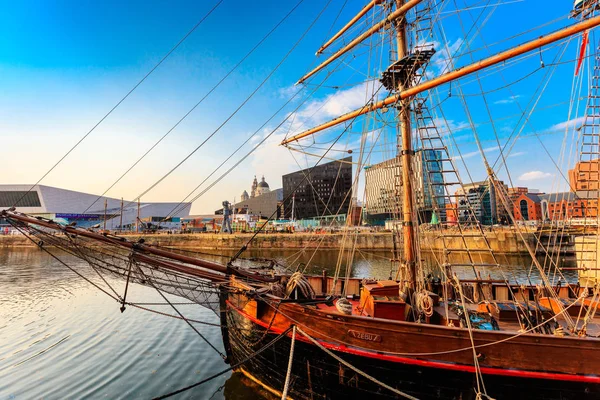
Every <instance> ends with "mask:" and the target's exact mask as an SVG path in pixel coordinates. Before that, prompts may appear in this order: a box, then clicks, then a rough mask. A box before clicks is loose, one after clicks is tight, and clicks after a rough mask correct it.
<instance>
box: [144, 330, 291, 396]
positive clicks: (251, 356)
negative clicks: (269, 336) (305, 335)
mask: <svg viewBox="0 0 600 400" xmlns="http://www.w3.org/2000/svg"><path fill="white" fill-rule="evenodd" d="M291 330H292V328H291V327H290V328H288V329H286V330H285V331H283V332H282V333H281V334H280V335H279V336H277V337H276V338H274V339H273V340H271V341H270V342H269V343H267V344H266V345H264V346H263V347H261V348H260V349H258V350H257V351H255V352H254V353H252V354H250V355H249V356H248V357H246V358H244V359H243V360H242V361H240V362H238V363H236V364H234V365H231V366H230V367H229V368H225V369H224V370H223V371H221V372H217V373H216V374H214V375H211V376H209V377H208V378H206V379H203V380H201V381H200V382H196V383H194V384H193V385H189V386H186V387H184V388H181V389H179V390H176V391H174V392H171V393H168V394H165V395H162V396H159V397H155V398H154V399H153V400H163V399H167V398H169V397H172V396H175V395H176V394H179V393H183V392H185V391H188V390H190V389H193V388H195V387H197V386H200V385H202V384H204V383H206V382H209V381H211V380H213V379H215V378H217V377H219V376H221V375H223V374H226V373H227V372H229V371H231V370H234V369H236V368H238V367H240V366H242V365H244V364H245V363H247V362H248V361H250V360H251V359H253V358H254V357H256V356H258V355H259V354H261V353H262V352H264V351H265V350H267V349H268V348H269V347H271V346H273V345H274V344H275V343H277V342H278V341H279V340H280V339H282V338H283V337H284V336H287V334H288V333H289V332H290V331H291Z"/></svg>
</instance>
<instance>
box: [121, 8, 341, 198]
mask: <svg viewBox="0 0 600 400" xmlns="http://www.w3.org/2000/svg"><path fill="white" fill-rule="evenodd" d="M331 1H332V0H328V1H327V3H326V4H325V6H324V7H323V8H322V9H321V11H320V12H319V14H318V15H317V16H316V18H314V19H313V21H312V22H311V23H310V25H309V26H308V28H306V30H305V31H304V32H303V33H302V35H301V36H300V38H299V39H298V40H297V41H296V43H294V45H293V46H292V47H291V48H290V49H289V50H288V52H287V53H286V54H285V56H284V57H283V58H282V59H281V61H279V63H278V64H277V65H276V66H275V68H273V69H272V70H271V72H270V73H269V74H268V75H267V77H266V78H265V79H264V80H263V81H262V82H261V83H260V84H259V85H258V86H257V87H256V88H255V89H254V91H252V93H250V95H248V96H247V97H246V99H244V101H243V102H242V103H241V104H240V105H239V106H238V107H237V108H236V109H235V111H234V112H233V113H231V114H230V115H229V116H228V117H227V118H226V119H225V121H223V123H221V125H219V127H218V128H217V129H215V130H214V131H213V132H212V133H211V134H210V135H209V136H208V137H207V138H206V139H204V141H203V142H202V143H200V145H198V146H197V147H196V148H195V149H194V150H192V152H190V153H189V154H188V155H187V156H186V157H185V158H184V159H183V160H181V161H180V162H179V163H177V165H175V166H174V167H173V168H172V169H171V170H170V171H169V172H167V173H166V174H165V175H163V176H162V177H161V178H160V179H159V180H158V181H156V182H155V183H153V184H152V185H151V186H150V187H149V188H148V189H146V190H145V191H144V192H142V193H141V194H140V195H139V196H137V197H136V198H135V199H133V201H131V202H130V203H129V204H128V206H129V205H131V204H133V203H134V202H135V201H137V200H139V199H140V198H141V197H142V196H144V195H145V194H147V193H148V192H150V191H151V190H152V189H154V188H155V187H156V186H158V185H159V184H160V183H161V182H162V181H164V180H165V179H166V178H167V177H168V176H169V175H171V174H172V173H173V172H175V170H177V169H178V168H179V167H180V166H181V165H183V163H185V162H186V161H187V160H189V159H190V157H192V155H194V154H195V153H196V152H197V151H198V150H200V148H201V147H202V146H204V144H205V143H206V142H208V141H209V140H210V139H211V138H212V137H213V136H214V135H216V134H217V133H218V132H219V131H220V130H221V128H223V127H224V126H225V125H226V124H227V123H228V122H229V121H230V120H231V119H232V118H233V117H234V116H235V115H236V114H237V113H238V112H239V111H240V110H241V109H242V108H243V107H244V106H245V105H246V104H247V103H248V102H249V101H250V100H251V99H252V97H254V95H255V94H256V93H257V92H258V91H259V90H260V89H261V88H262V87H263V86H264V85H265V83H267V81H268V80H269V79H270V78H271V77H272V76H273V74H275V72H276V71H277V70H278V69H279V67H281V65H282V64H283V63H284V62H285V60H287V58H288V57H289V56H290V54H291V53H292V52H293V51H294V50H295V49H296V47H298V45H299V44H300V42H301V41H302V40H303V39H304V37H305V36H306V35H307V34H308V32H309V31H310V30H311V29H312V28H313V26H314V25H315V24H316V23H317V21H318V20H319V18H320V17H321V15H323V13H324V12H325V10H326V9H327V7H328V6H329V4H331Z"/></svg>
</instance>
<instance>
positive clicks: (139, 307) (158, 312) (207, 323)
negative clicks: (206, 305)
mask: <svg viewBox="0 0 600 400" xmlns="http://www.w3.org/2000/svg"><path fill="white" fill-rule="evenodd" d="M175 304H181V303H171V304H157V305H169V306H173V305H175ZM191 304H193V305H198V303H191ZM125 305H128V306H131V307H135V308H138V309H140V310H144V311H147V312H151V313H154V314H157V315H162V316H163V317H169V318H175V319H181V320H185V321H189V322H193V323H195V324H202V325H208V326H215V327H219V328H223V326H221V324H215V323H213V322H206V321H200V320H197V319H191V318H183V317H180V316H178V315H173V314H169V313H165V312H162V311H158V310H153V309H151V308H147V307H144V306H142V305H141V303H130V302H125ZM182 305H187V304H185V303H184V304H182ZM200 306H202V304H200Z"/></svg>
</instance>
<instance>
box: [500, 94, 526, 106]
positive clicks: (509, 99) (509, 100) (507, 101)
mask: <svg viewBox="0 0 600 400" xmlns="http://www.w3.org/2000/svg"><path fill="white" fill-rule="evenodd" d="M520 97H522V96H521V95H520V94H517V95H515V96H508V97H507V98H506V99H502V100H498V101H495V102H494V104H511V103H514V102H515V101H516V100H517V99H518V98H520Z"/></svg>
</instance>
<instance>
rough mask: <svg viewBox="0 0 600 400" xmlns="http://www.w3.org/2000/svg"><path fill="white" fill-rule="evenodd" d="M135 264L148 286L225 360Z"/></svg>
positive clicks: (223, 355) (224, 356) (225, 357)
mask: <svg viewBox="0 0 600 400" xmlns="http://www.w3.org/2000/svg"><path fill="white" fill-rule="evenodd" d="M135 266H136V267H137V269H138V271H140V273H141V274H142V276H144V277H145V278H146V281H147V282H148V283H149V284H150V286H152V287H153V288H154V289H156V291H157V292H158V294H159V295H160V296H161V297H162V298H163V299H164V300H165V301H166V302H167V303H169V305H170V306H171V308H173V310H175V312H176V313H177V314H178V315H179V316H180V317H181V319H183V320H184V321H185V322H186V323H187V324H188V325H189V326H190V328H192V329H193V330H194V332H196V333H197V334H198V336H200V338H202V340H204V342H206V344H208V345H209V346H210V347H211V348H212V349H213V350H214V351H216V352H217V353H218V354H219V355H220V356H221V357H222V358H223V360H226V359H227V356H226V355H225V354H223V353H222V352H221V351H220V350H219V349H217V348H216V347H215V345H214V344H212V343H211V342H210V341H209V340H208V339H207V338H206V336H204V335H203V334H202V333H201V332H200V331H199V330H198V329H197V328H196V327H195V326H194V325H192V323H191V322H190V321H189V320H188V319H187V318H186V317H185V316H184V315H183V314H182V313H181V312H180V311H179V309H178V308H177V307H175V305H174V304H172V303H171V302H170V301H169V299H167V296H165V294H164V293H163V292H162V291H161V290H160V289H159V288H158V287H157V286H156V285H155V284H154V282H152V280H151V279H148V277H147V276H146V274H145V273H144V271H143V270H142V268H141V267H140V266H139V265H137V264H135Z"/></svg>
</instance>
